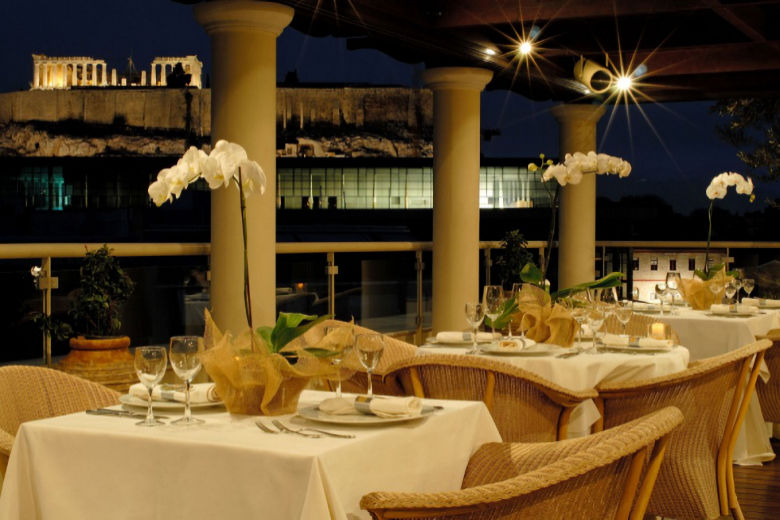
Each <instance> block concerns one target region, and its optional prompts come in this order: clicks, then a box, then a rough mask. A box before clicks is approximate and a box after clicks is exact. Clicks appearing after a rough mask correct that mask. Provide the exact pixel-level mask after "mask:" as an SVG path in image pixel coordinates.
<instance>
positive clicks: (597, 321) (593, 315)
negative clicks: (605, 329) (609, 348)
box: [587, 303, 607, 347]
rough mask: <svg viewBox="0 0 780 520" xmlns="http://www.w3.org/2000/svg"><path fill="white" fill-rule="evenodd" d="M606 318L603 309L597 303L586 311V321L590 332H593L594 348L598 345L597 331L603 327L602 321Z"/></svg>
mask: <svg viewBox="0 0 780 520" xmlns="http://www.w3.org/2000/svg"><path fill="white" fill-rule="evenodd" d="M606 318H607V316H606V313H605V311H604V307H603V306H602V305H600V304H598V303H597V304H595V305H593V306H592V307H591V308H590V309H589V310H588V315H587V320H588V326H589V327H590V330H591V331H593V346H594V347H595V346H596V345H597V344H598V339H599V330H600V329H601V327H602V326H603V325H604V321H605V320H606Z"/></svg>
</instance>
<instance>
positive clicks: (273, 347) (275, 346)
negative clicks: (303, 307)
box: [255, 312, 330, 355]
mask: <svg viewBox="0 0 780 520" xmlns="http://www.w3.org/2000/svg"><path fill="white" fill-rule="evenodd" d="M328 318H330V315H329V314H324V315H322V316H317V315H313V314H300V313H295V312H280V313H279V317H278V318H277V319H276V325H274V326H273V327H269V326H262V327H258V328H257V329H255V331H256V332H257V334H258V335H259V336H260V337H261V338H262V339H263V340H264V341H265V342H266V345H267V346H268V348H269V350H270V351H271V353H277V352H279V351H280V350H281V349H282V348H284V347H285V346H286V345H287V344H288V343H290V342H291V341H292V340H294V339H295V338H297V337H298V336H300V335H301V334H304V333H305V332H306V331H307V330H309V329H310V328H312V327H313V326H314V325H316V324H318V323H320V322H322V321H325V320H326V319H328ZM303 322H308V323H305V324H304V325H301V323H303ZM315 355H316V354H315Z"/></svg>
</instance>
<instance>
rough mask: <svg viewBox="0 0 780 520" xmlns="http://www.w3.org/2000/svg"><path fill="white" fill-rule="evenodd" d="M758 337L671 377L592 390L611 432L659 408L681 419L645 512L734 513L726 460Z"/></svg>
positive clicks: (749, 384) (685, 515)
mask: <svg viewBox="0 0 780 520" xmlns="http://www.w3.org/2000/svg"><path fill="white" fill-rule="evenodd" d="M770 345H771V342H770V341H768V340H762V341H758V342H755V343H751V344H750V345H746V346H744V347H742V348H740V349H737V350H735V351H732V352H728V353H726V354H722V355H720V356H716V357H712V358H708V359H704V360H701V361H700V362H698V363H696V364H695V366H693V367H691V368H688V369H687V370H684V371H682V372H679V373H676V374H670V375H667V376H663V377H658V378H654V379H650V380H646V381H632V382H625V383H614V384H603V385H600V386H599V387H597V390H598V391H599V402H600V404H601V406H603V411H602V415H603V418H604V425H605V426H606V427H612V426H615V425H618V424H622V423H624V422H626V421H629V420H631V419H635V418H636V417H639V416H642V415H644V414H647V413H649V412H651V411H653V410H657V409H659V408H661V407H664V406H675V407H677V408H679V409H680V410H681V411H682V413H683V415H684V416H685V421H684V422H683V425H682V427H681V428H680V429H679V430H678V431H676V432H675V433H674V434H673V435H672V443H671V447H670V449H669V452H668V453H667V456H666V462H665V463H664V466H663V467H662V468H661V473H660V475H659V477H658V482H657V484H656V487H655V492H654V494H653V496H652V498H651V499H650V504H649V506H648V511H649V512H650V513H652V514H656V515H661V516H664V517H670V518H676V519H678V520H686V519H701V518H717V517H718V516H720V515H726V514H729V508H731V510H732V511H733V512H734V514H735V516H736V517H737V518H741V511H740V510H739V504H738V502H737V499H736V494H735V493H734V483H733V475H732V474H731V468H732V465H731V460H732V453H733V451H734V442H735V441H736V436H737V432H738V430H739V428H740V426H741V424H742V420H743V419H744V416H745V413H746V411H747V405H748V401H749V399H750V395H751V394H752V391H753V388H754V387H755V381H756V378H757V377H758V371H759V365H760V364H761V360H762V359H763V355H764V351H765V350H766V349H767V348H768V347H769V346H770Z"/></svg>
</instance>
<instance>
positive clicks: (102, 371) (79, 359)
mask: <svg viewBox="0 0 780 520" xmlns="http://www.w3.org/2000/svg"><path fill="white" fill-rule="evenodd" d="M69 343H70V349H71V350H70V352H69V353H68V355H67V356H65V358H64V359H63V360H62V361H60V362H59V364H58V366H57V368H59V369H60V370H63V371H65V372H68V373H70V374H74V375H77V376H79V377H83V378H84V379H89V380H90V381H95V382H97V383H100V384H103V385H105V386H107V387H109V388H112V389H114V390H116V391H118V392H123V393H124V392H127V390H128V388H130V385H132V384H133V383H135V382H137V380H138V379H137V377H136V375H135V368H134V367H133V356H132V354H130V350H129V349H128V347H129V346H130V338H129V337H128V336H116V337H106V338H94V339H92V338H85V337H84V336H78V337H74V338H70V342H69Z"/></svg>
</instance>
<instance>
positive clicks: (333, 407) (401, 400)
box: [319, 396, 422, 419]
mask: <svg viewBox="0 0 780 520" xmlns="http://www.w3.org/2000/svg"><path fill="white" fill-rule="evenodd" d="M358 399H360V400H362V402H361V401H358V402H356V400H358ZM319 409H320V411H321V412H325V413H327V414H331V415H359V414H361V413H366V414H373V415H376V416H378V417H383V418H386V419H391V418H396V417H416V416H418V415H420V413H422V401H421V400H420V398H418V397H414V396H409V397H379V398H372V399H370V400H369V399H368V398H365V397H341V398H338V397H332V398H330V399H325V400H324V401H322V402H321V403H320V404H319Z"/></svg>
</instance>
